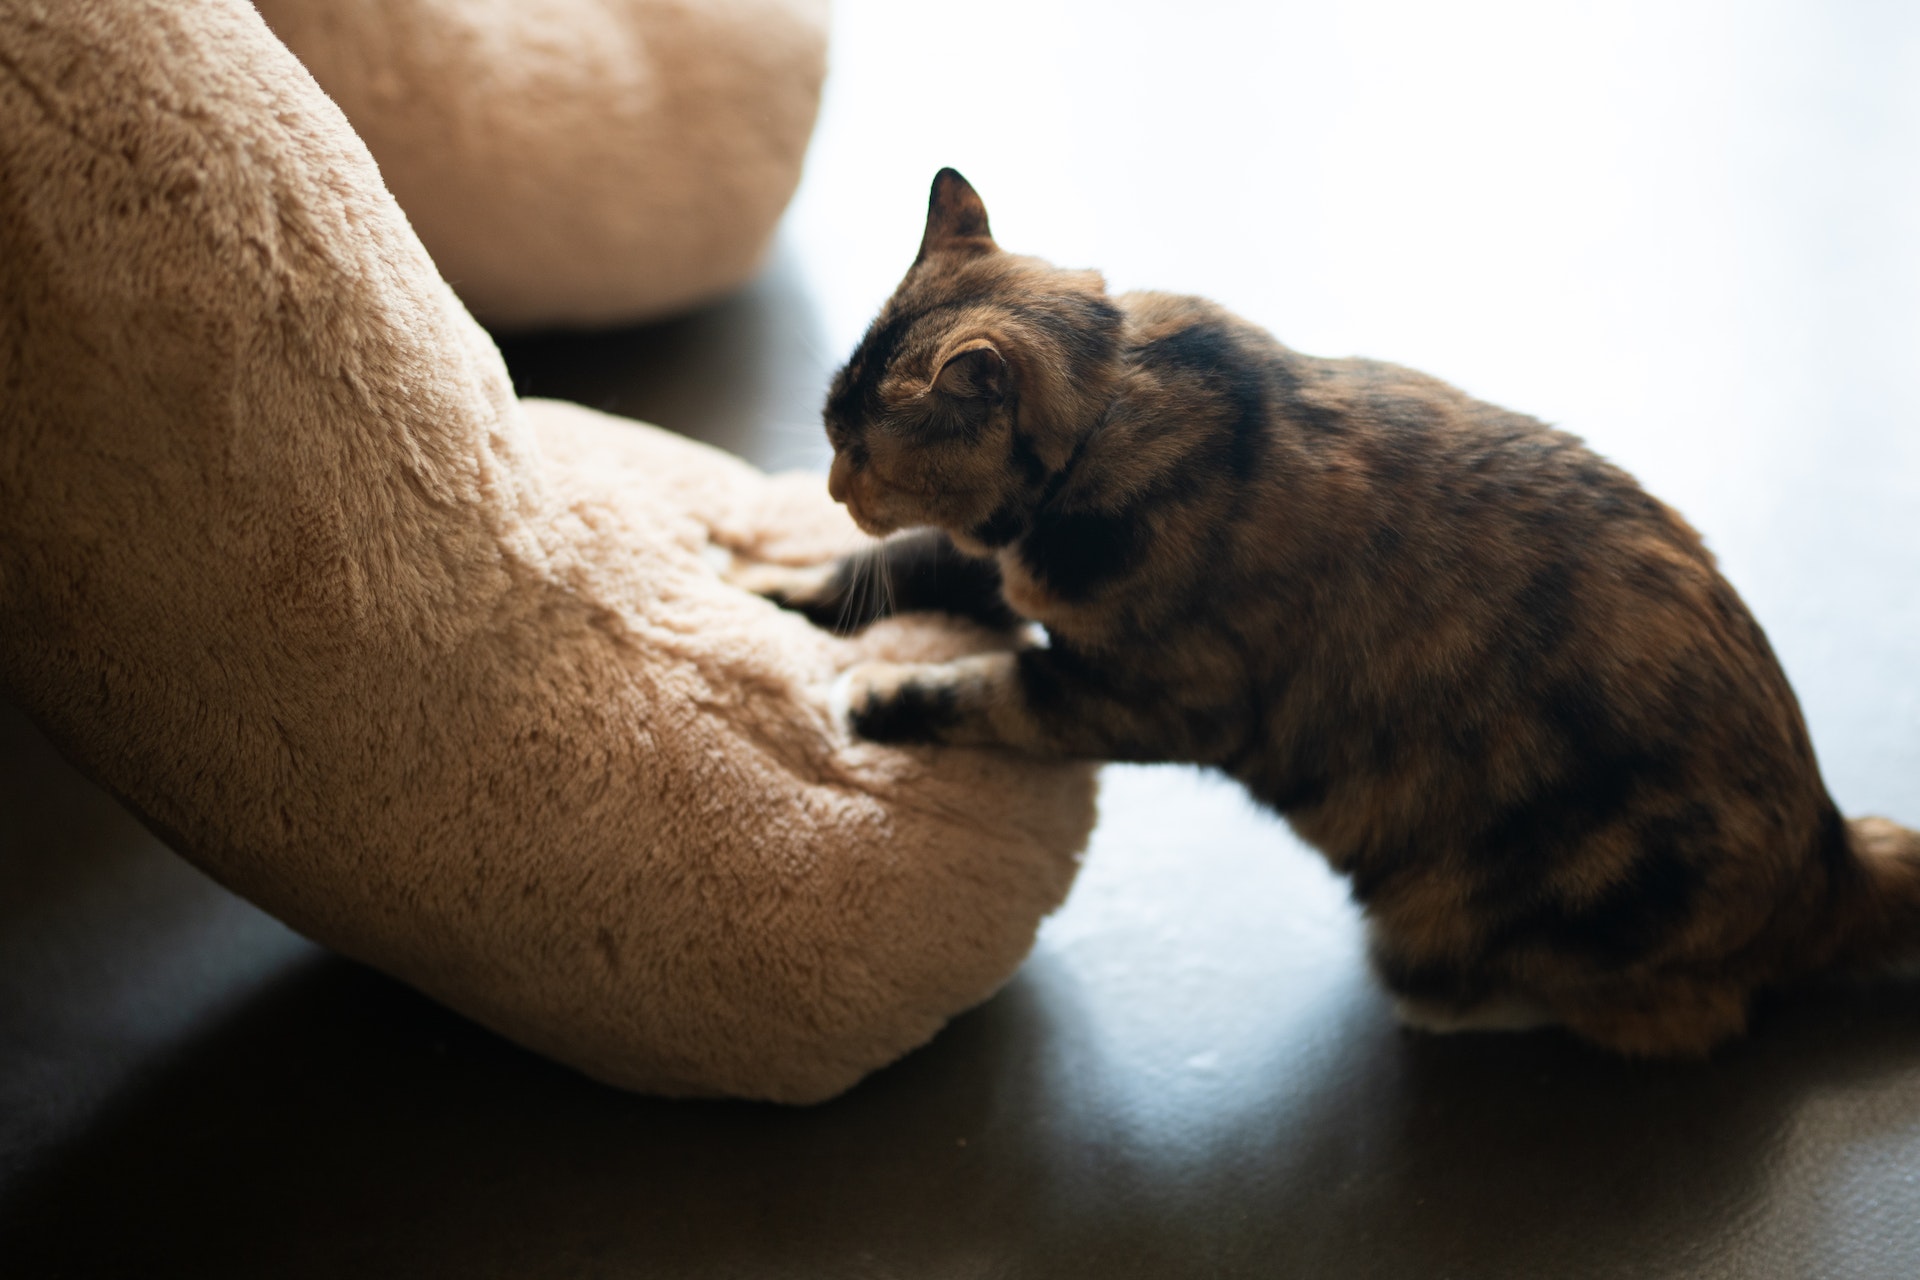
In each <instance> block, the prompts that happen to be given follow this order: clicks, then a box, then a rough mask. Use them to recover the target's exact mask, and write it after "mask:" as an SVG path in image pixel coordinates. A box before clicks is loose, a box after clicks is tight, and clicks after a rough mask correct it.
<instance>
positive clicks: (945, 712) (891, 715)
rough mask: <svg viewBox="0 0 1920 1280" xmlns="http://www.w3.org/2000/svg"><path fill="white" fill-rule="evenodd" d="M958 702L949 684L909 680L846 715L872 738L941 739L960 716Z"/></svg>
mask: <svg viewBox="0 0 1920 1280" xmlns="http://www.w3.org/2000/svg"><path fill="white" fill-rule="evenodd" d="M957 703H958V694H957V693H956V692H955V691H954V689H953V688H952V687H951V686H950V685H930V684H925V683H922V682H920V681H918V680H909V681H907V682H906V683H905V684H902V685H901V686H900V687H899V688H898V689H896V690H894V692H893V693H892V695H891V696H888V697H885V698H876V699H874V700H873V701H870V702H868V703H867V704H866V705H864V706H859V707H855V708H853V709H852V710H851V712H850V713H849V714H848V717H847V719H848V721H849V722H850V723H851V724H852V725H853V731H854V732H855V733H857V734H859V735H860V736H861V737H863V738H866V739H868V740H869V741H872V742H938V741H939V740H940V733H941V731H942V730H943V729H947V728H950V727H951V726H952V725H953V724H954V723H955V721H957V720H958V719H959V713H958V709H957Z"/></svg>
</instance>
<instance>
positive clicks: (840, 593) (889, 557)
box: [729, 529, 1020, 635]
mask: <svg viewBox="0 0 1920 1280" xmlns="http://www.w3.org/2000/svg"><path fill="white" fill-rule="evenodd" d="M729 576H730V577H731V579H732V581H733V582H734V583H735V585H737V586H741V587H744V588H746V589H747V590H749V591H752V592H755V593H757V594H759V595H763V596H765V597H767V598H768V599H769V600H772V601H773V602H774V603H775V604H778V605H780V606H781V607H782V608H786V609H792V610H794V611H795V612H797V613H800V614H803V615H804V616H805V617H806V618H807V620H808V621H810V622H812V623H813V624H814V625H815V626H819V627H825V628H827V629H828V630H831V631H836V632H838V633H840V634H842V635H846V634H848V633H850V632H854V631H858V630H860V629H861V628H862V627H865V626H867V625H868V624H869V623H872V622H876V621H878V620H879V619H881V618H885V617H889V616H891V615H893V614H896V613H919V612H938V613H950V614H954V615H956V616H958V617H962V618H966V619H968V620H970V621H973V622H977V623H980V624H981V625H982V626H987V627H992V628H994V629H995V630H1005V629H1008V628H1011V627H1014V626H1016V625H1018V624H1019V622H1020V618H1019V615H1017V614H1016V613H1014V612H1013V610H1012V609H1010V608H1008V607H1007V603H1006V601H1005V600H1004V599H1003V598H1002V597H1001V595H1000V566H999V565H998V564H996V563H995V562H994V561H992V560H985V559H979V558H976V557H973V556H969V555H966V554H964V553H963V552H961V551H960V550H959V549H958V548H957V547H955V546H954V545H953V543H952V541H951V540H950V539H949V538H948V537H947V535H946V534H944V533H941V532H940V531H938V530H936V529H922V530H919V531H917V532H914V533H909V534H904V535H900V536H897V537H892V538H889V539H887V540H886V541H885V542H879V543H875V544H874V545H873V546H870V547H862V548H861V549H860V550H858V551H854V552H851V553H849V554H847V555H844V556H842V557H840V558H839V559H838V560H835V561H833V562H831V563H830V564H824V565H799V566H793V565H773V564H759V565H748V566H743V567H741V568H738V569H736V570H734V571H733V572H732V573H731V574H730V575H729Z"/></svg>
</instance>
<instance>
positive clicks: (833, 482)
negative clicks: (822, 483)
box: [827, 453, 853, 502]
mask: <svg viewBox="0 0 1920 1280" xmlns="http://www.w3.org/2000/svg"><path fill="white" fill-rule="evenodd" d="M852 483H853V464H852V463H851V462H849V461H847V455H846V454H844V453H836V454H834V455H833V467H832V468H831V469H830V470H829V471H828V472H827V493H828V495H829V496H830V497H832V499H833V500H834V501H835V502H845V501H846V500H847V489H848V486H849V485H851V484H852Z"/></svg>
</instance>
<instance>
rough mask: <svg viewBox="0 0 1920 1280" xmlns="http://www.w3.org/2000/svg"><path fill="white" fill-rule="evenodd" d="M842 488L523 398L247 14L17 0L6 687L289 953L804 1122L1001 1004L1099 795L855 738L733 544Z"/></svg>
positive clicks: (791, 626)
mask: <svg viewBox="0 0 1920 1280" xmlns="http://www.w3.org/2000/svg"><path fill="white" fill-rule="evenodd" d="M818 486H819V482H818V480H817V479H814V480H807V481H804V482H803V481H799V480H787V481H770V480H767V479H766V478H764V477H762V476H760V475H759V474H758V473H756V472H754V471H752V470H751V469H750V468H748V467H747V466H745V465H744V464H742V463H740V462H737V461H734V460H732V459H729V458H727V457H725V456H724V455H721V454H719V453H717V452H714V451H712V450H710V449H707V448H705V447H703V446H700V445H696V444H692V443H689V442H687V441H684V440H681V439H678V438H676V437H673V436H670V435H668V434H666V433H663V432H660V431H657V430H654V429H651V428H645V427H639V426H636V425H634V424H631V423H623V422H620V421H618V420H616V419H611V418H607V417H604V416H601V415H598V414H594V413H591V412H589V411H587V410H584V409H579V408H573V407H569V406H565V405H559V404H553V403H539V402H534V403H529V404H525V405H522V404H521V403H519V402H517V401H516V400H515V399H514V397H513V395H512V392H511V389H510V387H509V385H508V380H507V377H506V373H505V370H504V368H503V367H502V365H501V363H500V360H499V358H498V355H497V353H496V352H495V350H494V349H493V346H492V344H491V343H490V341H489V340H488V338H487V336H486V335H485V333H484V332H483V331H482V330H481V329H480V328H479V327H478V326H477V325H476V324H475V323H474V322H473V321H472V320H471V319H470V318H469V317H468V315H467V314H466V312H465V311H464V310H463V309H462V308H461V306H460V304H459V303H458V302H457V301H456V300H455V298H454V296H453V294H452V293H451V291H450V290H449V289H448V288H447V287H446V286H445V285H444V284H443V283H442V282H441V280H440V277H439V276H438V275H437V274H436V272H435V271H434V268H433V264H432V263H431V262H430V261H429V259H428V257H427V255H426V254H425V252H424V251H423V250H422V249H421V246H420V244H419V242H418V241H417V240H416V239H415V238H414V236H413V235H412V233H411V232H410V231H409V230H408V227H407V223H406V220H405V219H404V218H403V217H402V216H401V214H400V212H399V210H398V208H397V207H396V206H395V204H394V202H393V201H392V199H391V198H390V197H389V196H388V194H387V193H386V191H385V190H384V189H383V188H382V186H381V183H380V179H379V175H378V173H377V172H376V170H375V168H374V165H373V162H372V160H371V159H370V157H369V156H368V154H367V152H366V150H365V149H364V148H363V147H362V146H361V144H360V142H359V140H358V139H357V138H356V137H355V136H354V134H353V132H352V131H351V129H350V128H349V127H348V125H347V123H346V121H345V119H344V118H343V117H342V116H341V115H340V113H339V112H338V111H337V110H336V109H335V107H334V105H333V104H332V103H331V102H329V101H328V100H327V98H326V97H325V96H324V95H323V94H322V93H321V92H320V91H319V89H318V87H317V86H316V85H315V84H314V82H313V81H312V80H311V79H310V78H309V77H308V75H307V73H306V72H305V71H304V70H303V69H302V68H301V66H300V64H299V63H298V62H297V61H296V60H295V59H294V58H293V57H292V56H291V55H290V54H289V53H288V52H287V51H286V50H285V49H284V48H283V47H282V46H281V45H280V43H279V42H278V41H277V40H275V39H274V37H273V36H272V34H271V33H270V32H269V31H268V30H267V28H266V26H265V25H264V24H263V23H262V21H261V20H260V18H259V17H258V16H257V15H256V14H255V12H254V10H253V9H252V7H251V6H249V5H248V4H246V3H245V2H244V0H195V3H192V4H184V3H179V2H178V0H0V688H4V690H5V692H6V693H7V695H8V696H10V697H12V698H14V699H16V700H17V701H19V702H20V703H21V704H22V705H24V706H25V707H26V708H27V709H28V711H29V712H30V713H31V714H32V715H34V716H35V717H36V719H37V720H38V721H39V722H40V723H41V724H42V725H43V726H44V727H45V728H46V729H47V730H48V731H49V732H50V733H51V734H52V735H53V736H54V737H55V738H56V739H57V740H58V741H59V742H60V743H61V744H62V745H63V747H64V748H65V749H66V750H67V751H68V752H69V753H70V754H71V756H72V757H73V758H74V759H75V760H76V761H78V762H79V763H80V764H81V765H82V766H83V767H85V768H86V769H88V770H89V771H91V772H92V773H93V775H94V776H96V777H97V778H99V779H100V780H101V781H102V782H104V783H105V784H106V785H108V786H109V787H111V788H113V789H114V790H115V791H116V792H117V793H118V794H120V795H121V796H122V797H124V799H125V800H126V802H127V803H128V804H129V805H130V806H131V807H133V808H134V809H135V810H136V811H137V812H139V813H141V814H142V815H144V817H145V818H146V820H147V821H148V822H149V823H150V824H151V825H152V826H153V827H154V828H155V829H156V830H158V831H160V832H161V833H163V834H164V835H165V836H166V837H167V838H168V839H169V840H170V842H171V843H172V844H173V845H174V847H175V848H177V849H179V850H180V851H181V852H182V853H183V854H185V855H186V856H188V857H189V858H191V859H193V860H194V861H195V862H196V863H198V864H199V865H200V866H202V867H204V868H205V869H206V870H208V871H209V872H211V873H212V874H213V875H215V876H217V877H218V878H219V879H221V880H222V881H223V882H225V883H226V884H228V885H230V886H232V887H233V888H234V889H236V890H237V891H239V892H240V893H243V894H245V895H246V896H248V897H250V898H252V899H253V900H254V901H256V902H258V903H260V904H262V905H263V906H265V907H266V908H267V909H269V910H271V911H273V912H275V913H276V914H278V915H280V916H281V917H282V918H284V919H285V920H287V921H288V922H289V923H291V924H292V925H293V926H294V927H296V928H298V929H300V930H302V931H303V932H305V933H308V934H310V935H311V936H313V937H315V938H318V939H321V940H323V941H325V942H328V943H330V944H332V945H333V946H335V947H337V948H339V949H340V950H341V951H344V952H346V953H347V954H349V955H353V956H356V957H359V958H361V959H363V960H366V961H368V962H371V963H373V964H375V965H378V966H380V967H382V968H384V969H386V970H388V971H390V972H392V973H394V974H396V975H398V976H400V977H401V978H403V979H405V980H406V981H408V982H411V983H413V984H414V985H416V986H418V987H420V988H421V989H423V990H425V991H427V992H429V993H431V994H433V995H435V996H437V997H439V998H440V999H442V1000H445V1001H446V1002H447V1003H449V1004H451V1005H453V1006H454V1007H456V1008H459V1009H461V1010H463V1011H465V1012H467V1013H468V1014H470V1015H472V1016H473V1017H475V1018H477V1019H479V1020H480V1021H482V1022H485V1023H487V1024H488V1025H490V1026H493V1027H495V1028H498V1029H499V1030H501V1031H503V1032H505V1033H506V1034H508V1035H510V1036H513V1037H515V1038H516V1039H518V1040H521V1041H523V1042H524V1043H526V1044H528V1045H531V1046H533V1047H535V1048H537V1049H539V1050H541V1051H544V1052H546V1053H549V1054H552V1055H554V1056H556V1057H558V1058H561V1059H564V1060H565V1061H568V1062H570V1063H573V1064H575V1065H577V1066H579V1067H580V1068H582V1069H583V1070H585V1071H587V1072H590V1073H591V1074H593V1075H595V1076H598V1077H600V1078H602V1079H605V1080H609V1081H613V1082H616V1083H618V1084H622V1085H626V1086H630V1087H634V1088H640V1089H648V1090H659V1091H665V1092H672V1093H726V1094H742V1095H750V1096H757V1097H767V1098H778V1099H789V1100H804V1099H815V1098H821V1097H825V1096H827V1095H829V1094H832V1093H834V1092H836V1091H837V1090H840V1089H843V1088H845V1087H846V1086H847V1085H848V1084H850V1083H851V1082H852V1081H854V1080H855V1079H857V1078H858V1077H859V1076H860V1075H861V1074H862V1073H864V1072H866V1071H868V1070H870V1069H872V1068H873V1067H875V1066H878V1065H880V1064H881V1063H884V1062H886V1061H888V1060H890V1059H892V1058H894V1057H896V1056H897V1055H899V1054H900V1053H902V1052H904V1051H906V1050H907V1049H909V1048H911V1047H912V1046H914V1045H916V1044H918V1043H920V1042H922V1041H924V1040H925V1039H926V1038H927V1037H928V1036H930V1035H931V1034H932V1033H933V1032H934V1030H935V1029H936V1028H937V1027H938V1026H939V1025H940V1024H941V1022H942V1021H943V1020H944V1019H946V1018H947V1017H949V1016H950V1015H952V1014H953V1013H954V1012H955V1011H957V1010H959V1009H962V1008H964V1007H966V1006H968V1005H970V1004H972V1003H974V1002H976V1001H978V1000H980V999H981V998H983V997H984V996H985V995H986V994H988V993H989V992H990V991H992V990H993V989H994V988H995V987H996V986H997V985H998V984H999V983H1001V982H1002V981H1004V980H1005V979H1006V977H1007V976H1008V975H1009V974H1010V973H1011V972H1012V970H1013V969H1014V967H1015V966H1016V965H1017V964H1018V962H1019V960H1020V958H1021V957H1022V955H1023V954H1024V952H1025V950H1026V949H1027V947H1028V946H1029V945H1030V942H1031V939H1032V935H1033V930H1034V928H1035V925H1036V923H1037V922H1038V920H1039V918H1040V917H1041V916H1042V915H1043V914H1044V913H1045V912H1047V911H1048V910H1050V909H1051V908H1052V907H1053V906H1054V905H1055V904H1056V903H1058V902H1059V900H1060V898H1061V897H1062V895H1063V894H1064V892H1065V891H1066V888H1067V885H1068V883H1069V881H1070V879H1071V876H1072V873H1073V870H1074V865H1075V859H1074V852H1075V850H1077V849H1078V848H1079V847H1080V846H1081V844H1082V842H1083V840H1084V838H1085V835H1086V832H1087V830H1088V827H1089V825H1090V823H1091V817H1092V809H1091V798H1092V795H1091V786H1092V784H1091V779H1090V776H1089V774H1088V772H1087V771H1085V770H1083V769H1078V768H1058V767H1047V766H1041V765H1036V764H1033V763H1023V762H1014V761H1011V760H1007V759H1000V758H991V757H987V756H983V755H973V754H966V753H959V752H954V753H947V754H942V755H937V756H936V755H932V754H912V753H906V752H899V751H892V750H884V749H880V748H876V747H872V746H867V745H857V744H853V743H850V742H848V741H847V740H846V739H845V738H844V736H842V735H841V734H840V733H839V732H838V731H837V730H836V729H835V728H834V726H833V725H832V723H831V721H830V717H829V716H828V714H827V712H826V710H825V707H824V703H823V695H822V692H821V690H822V686H823V685H825V684H826V683H827V682H828V681H829V680H830V678H831V677H832V675H833V673H834V672H835V671H836V670H838V669H841V668H844V667H845V666H847V665H848V664H850V663H851V662H853V661H855V660H857V659H858V658H859V657H861V656H863V655H867V654H876V653H922V654H932V653H948V652H953V651H956V650H957V649H959V648H961V647H962V646H963V645H964V643H965V641H964V637H961V636H959V635H957V634H955V633H953V632H950V631H946V630H942V629H940V628H937V627H931V626H929V625H927V624H924V623H922V624H920V625H919V627H918V628H917V629H916V628H914V627H909V626H901V627H897V628H895V629H894V630H893V632H892V633H891V634H890V635H886V636H873V637H869V638H868V639H867V640H865V641H863V642H862V644H860V645H855V644H850V643H847V642H842V641H838V640H834V639H832V638H831V637H828V636H826V635H824V634H822V633H819V632H816V631H814V630H812V629H811V628H809V627H808V626H807V625H806V624H805V623H804V622H802V621H801V620H800V619H798V618H797V617H794V616H791V615H787V614H783V613H781V612H779V611H778V610H776V609H773V608H772V607H770V606H769V605H767V604H765V603H764V602H762V601H760V600H758V599H755V598H753V597H751V596H749V595H746V594H744V593H742V592H739V591H737V590H734V589H733V588H731V587H728V586H726V585H724V584H723V583H722V582H721V580H720V579H719V577H718V576H717V575H716V573H715V571H714V569H713V568H712V567H711V564H710V562H711V561H712V560H713V559H714V557H715V554H716V547H724V548H728V549H731V550H733V551H737V552H741V553H746V554H750V555H760V556H770V557H786V558H790V559H800V558H806V557H809V556H813V555H817V554H820V553H822V552H824V551H825V550H826V549H828V548H830V547H831V546H833V545H836V544H838V543H839V542H840V541H842V540H844V539H845V538H846V537H847V530H846V527H845V526H844V525H843V524H841V523H840V521H839V518H838V515H837V512H835V511H834V510H833V509H832V508H830V506H829V505H828V504H827V503H826V502H825V500H824V498H822V497H821V496H820V495H819V493H818Z"/></svg>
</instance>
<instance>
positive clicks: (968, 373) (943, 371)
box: [933, 338, 1007, 402]
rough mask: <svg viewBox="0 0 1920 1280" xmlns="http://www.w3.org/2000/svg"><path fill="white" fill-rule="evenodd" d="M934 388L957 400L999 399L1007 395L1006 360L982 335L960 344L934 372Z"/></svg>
mask: <svg viewBox="0 0 1920 1280" xmlns="http://www.w3.org/2000/svg"><path fill="white" fill-rule="evenodd" d="M933 390H935V391H937V392H939V393H940V394H941V395H943V396H951V397H953V398H954V399H956V400H990V401H996V402H997V401H1000V400H1004V399H1006V396H1007V362H1006V361H1005V360H1004V359H1002V358H1001V355H1000V352H999V349H998V348H996V347H995V346H994V345H993V344H992V343H991V342H988V341H987V340H986V339H985V338H974V339H972V340H970V341H968V342H965V343H962V344H961V345H960V347H959V348H958V349H956V350H954V351H952V352H950V353H949V354H948V355H947V358H946V359H945V360H943V361H942V362H941V364H940V372H938V373H936V374H934V375H933Z"/></svg>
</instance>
